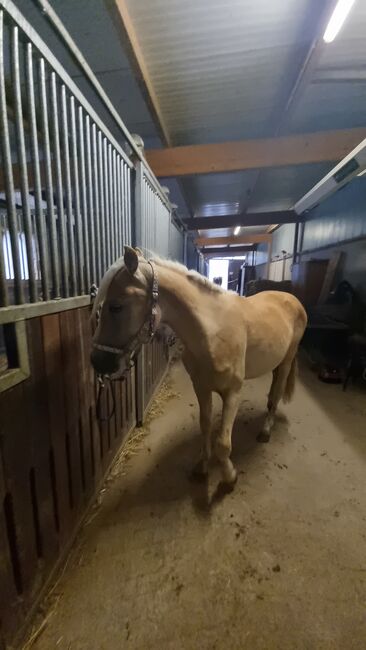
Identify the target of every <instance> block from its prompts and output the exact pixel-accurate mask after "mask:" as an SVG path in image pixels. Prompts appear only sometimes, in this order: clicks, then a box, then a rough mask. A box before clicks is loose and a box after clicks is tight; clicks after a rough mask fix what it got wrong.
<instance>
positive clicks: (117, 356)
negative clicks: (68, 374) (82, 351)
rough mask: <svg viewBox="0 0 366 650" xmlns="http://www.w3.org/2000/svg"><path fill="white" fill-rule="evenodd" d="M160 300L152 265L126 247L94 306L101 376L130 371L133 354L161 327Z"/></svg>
mask: <svg viewBox="0 0 366 650" xmlns="http://www.w3.org/2000/svg"><path fill="white" fill-rule="evenodd" d="M157 299H158V284H157V277H156V272H155V267H154V265H153V263H152V262H147V261H146V260H145V259H144V258H143V257H142V254H141V252H140V251H138V250H135V249H133V248H130V247H129V246H126V247H125V254H124V258H123V259H120V260H118V261H117V262H115V264H113V266H111V268H110V269H108V271H107V273H106V274H105V276H104V278H103V280H102V282H101V286H100V289H99V291H98V294H97V296H96V299H95V302H94V305H93V312H92V322H93V326H94V328H95V331H94V336H93V341H92V353H91V362H92V365H93V367H94V369H95V370H96V372H97V373H98V374H100V375H109V376H120V375H122V374H123V373H124V372H125V371H126V370H127V369H128V368H129V366H130V363H131V358H132V356H133V354H134V353H135V352H136V351H137V350H138V349H139V348H140V347H141V345H142V343H144V342H146V341H148V340H149V339H150V338H151V337H152V336H153V334H154V332H155V330H156V328H157V326H158V320H159V310H158V305H157Z"/></svg>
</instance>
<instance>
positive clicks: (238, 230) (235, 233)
mask: <svg viewBox="0 0 366 650" xmlns="http://www.w3.org/2000/svg"><path fill="white" fill-rule="evenodd" d="M239 233H240V226H236V228H235V230H234V235H235V236H236V235H238V234H239Z"/></svg>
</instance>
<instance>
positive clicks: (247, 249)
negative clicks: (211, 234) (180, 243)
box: [201, 244, 257, 257]
mask: <svg viewBox="0 0 366 650" xmlns="http://www.w3.org/2000/svg"><path fill="white" fill-rule="evenodd" d="M256 248H257V246H256V244H253V245H252V246H251V245H249V244H248V245H247V246H225V247H221V248H220V247H215V246H212V247H210V248H202V249H201V253H203V255H205V256H206V257H210V255H216V256H217V255H221V256H225V255H227V256H230V257H233V256H234V257H235V256H236V255H245V254H246V253H251V252H252V251H255V250H256Z"/></svg>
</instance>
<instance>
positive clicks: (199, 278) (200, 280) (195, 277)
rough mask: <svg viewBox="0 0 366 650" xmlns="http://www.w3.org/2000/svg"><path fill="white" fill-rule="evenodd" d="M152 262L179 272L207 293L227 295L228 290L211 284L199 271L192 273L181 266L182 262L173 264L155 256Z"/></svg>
mask: <svg viewBox="0 0 366 650" xmlns="http://www.w3.org/2000/svg"><path fill="white" fill-rule="evenodd" d="M151 261H152V262H155V264H157V266H164V267H165V268H167V269H172V270H173V271H178V273H181V274H182V275H184V276H185V277H186V278H188V280H189V281H190V282H193V283H194V284H198V285H200V286H201V287H202V288H203V289H206V290H207V291H213V292H214V291H216V292H217V293H226V290H225V289H223V287H221V286H220V285H218V284H215V283H214V282H211V280H209V279H208V278H206V277H205V276H204V275H201V274H200V273H198V272H197V271H190V270H189V269H187V267H186V266H184V264H180V262H173V261H172V260H167V259H165V258H163V257H158V256H156V255H154V256H153V257H152V258H151Z"/></svg>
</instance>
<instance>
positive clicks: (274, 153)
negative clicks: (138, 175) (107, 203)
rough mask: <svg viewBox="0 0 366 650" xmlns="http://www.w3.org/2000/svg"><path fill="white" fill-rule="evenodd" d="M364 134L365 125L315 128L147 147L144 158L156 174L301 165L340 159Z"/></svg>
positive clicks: (162, 175)
mask: <svg viewBox="0 0 366 650" xmlns="http://www.w3.org/2000/svg"><path fill="white" fill-rule="evenodd" d="M365 137H366V128H357V129H344V130H338V131H319V132H317V133H305V134H301V135H289V136H281V137H277V138H265V139H256V140H242V141H237V142H236V141H233V142H222V143H218V144H200V145H189V146H184V147H170V148H168V149H150V150H148V151H146V158H147V161H148V163H149V165H150V166H151V168H152V170H153V171H154V173H155V175H156V176H158V177H173V176H191V175H194V174H213V173H218V172H230V171H239V170H245V169H261V168H266V167H281V166H287V165H289V166H290V165H303V164H309V163H318V162H334V161H338V160H341V159H342V158H343V157H344V156H345V155H347V154H348V153H349V152H350V151H351V150H352V149H353V148H354V147H355V146H357V145H358V144H359V143H360V142H361V141H362V140H363V139H364V138H365Z"/></svg>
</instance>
